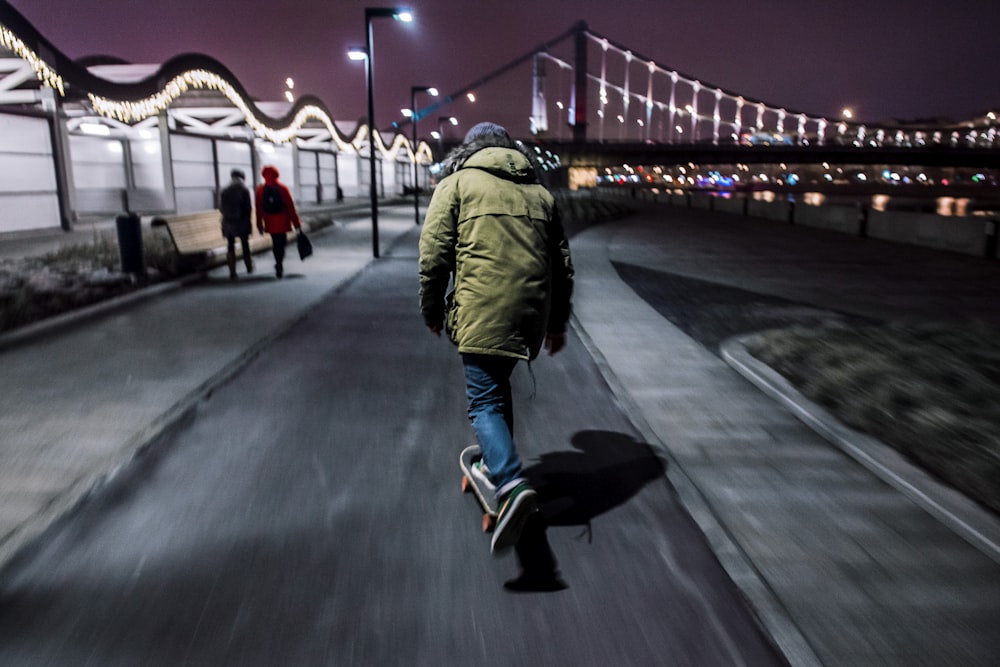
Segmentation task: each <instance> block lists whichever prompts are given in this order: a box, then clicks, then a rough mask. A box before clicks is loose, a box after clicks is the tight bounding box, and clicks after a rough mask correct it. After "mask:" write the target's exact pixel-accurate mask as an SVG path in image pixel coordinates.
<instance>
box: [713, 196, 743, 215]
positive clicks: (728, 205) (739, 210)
mask: <svg viewBox="0 0 1000 667" xmlns="http://www.w3.org/2000/svg"><path fill="white" fill-rule="evenodd" d="M746 206H747V200H746V199H744V198H743V197H729V198H723V197H717V198H716V199H715V202H714V204H713V210H715V211H719V212H721V213H735V214H738V215H745V213H746Z"/></svg>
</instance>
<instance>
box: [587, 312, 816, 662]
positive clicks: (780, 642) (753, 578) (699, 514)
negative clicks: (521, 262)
mask: <svg viewBox="0 0 1000 667" xmlns="http://www.w3.org/2000/svg"><path fill="white" fill-rule="evenodd" d="M571 323H572V326H573V329H574V331H575V332H576V334H577V336H579V338H580V341H581V342H582V343H583V345H584V347H586V348H587V351H588V352H589V353H590V356H591V357H592V358H593V360H594V363H595V364H596V365H597V367H598V370H600V372H601V375H602V377H603V378H604V381H605V382H607V383H608V386H609V387H610V388H611V392H612V393H613V394H614V395H615V397H616V399H617V401H618V403H619V408H620V409H621V410H622V412H623V413H624V414H625V415H626V416H627V417H628V418H629V420H630V421H631V422H632V424H633V426H635V428H636V430H637V431H638V432H639V434H640V435H641V436H642V437H643V438H644V439H645V440H646V441H647V442H649V443H651V444H652V443H655V444H656V445H657V449H658V450H659V453H660V455H661V456H662V457H663V458H665V459H666V460H667V466H666V468H667V471H666V477H667V479H668V481H669V482H670V483H671V485H673V487H674V489H675V490H676V492H677V496H678V498H679V499H680V502H681V504H682V505H683V507H684V509H685V510H687V512H688V514H690V515H691V517H692V518H693V519H694V521H695V523H696V524H698V527H699V529H700V530H701V531H702V533H703V534H704V535H705V538H706V539H707V540H708V543H709V545H710V547H711V549H712V552H713V553H714V554H715V556H716V558H718V559H719V563H720V564H721V565H722V567H723V569H725V571H726V573H727V574H728V575H729V577H730V579H731V580H732V581H733V583H734V584H735V586H736V588H737V589H738V590H739V591H740V593H741V594H742V595H743V597H744V599H745V600H746V602H747V605H748V607H749V609H750V610H751V611H752V612H753V614H754V616H755V617H756V618H757V621H758V623H759V624H760V626H761V628H762V629H763V631H764V632H765V633H766V634H767V635H768V637H770V639H771V641H772V642H773V643H774V645H775V646H776V647H777V650H778V651H779V652H780V653H781V654H782V655H783V656H784V657H785V659H786V660H788V662H789V663H790V664H792V665H796V667H814V666H815V667H818V666H820V665H822V664H823V663H822V662H821V661H820V659H819V657H818V656H817V655H816V652H815V651H814V650H813V648H812V646H810V644H809V642H808V641H807V640H806V638H805V636H804V635H803V634H802V631H801V630H800V629H799V627H798V625H797V624H796V623H795V621H794V620H793V619H792V616H791V615H790V614H789V612H788V610H787V609H786V608H785V606H784V605H783V604H782V603H781V601H780V600H779V599H778V596H777V595H775V593H774V591H773V590H772V589H771V587H770V586H769V585H768V584H767V581H766V580H765V579H764V577H763V576H761V574H760V572H759V571H758V570H757V569H756V568H755V567H754V565H753V562H752V561H751V560H750V558H749V557H748V556H747V554H746V552H745V551H743V549H742V548H741V547H740V546H739V544H738V543H737V541H736V540H735V539H734V538H733V536H732V535H731V534H730V533H729V531H727V530H726V528H725V526H724V524H723V522H722V521H721V520H720V519H719V517H718V516H717V515H716V513H715V512H714V511H713V510H712V507H711V505H710V504H709V503H708V501H707V500H706V499H705V497H704V495H702V493H701V490H700V489H699V488H698V486H697V485H696V484H695V483H694V481H693V480H692V479H691V477H689V476H688V474H687V473H686V472H685V471H684V469H683V467H682V466H681V465H680V463H679V462H678V461H677V460H676V459H675V458H674V457H673V455H672V454H671V453H670V449H669V447H667V446H666V444H665V443H664V442H663V441H662V440H661V439H660V438H659V436H657V434H656V431H655V430H654V429H653V428H652V427H651V426H650V425H649V423H648V422H647V421H646V419H645V417H644V416H643V414H642V410H641V409H640V408H639V406H638V404H637V403H636V402H635V401H634V400H633V399H632V397H631V394H630V393H629V392H628V389H627V388H626V387H625V385H624V384H623V383H622V382H621V381H620V380H619V378H618V376H617V375H616V374H615V372H614V370H612V368H611V366H610V365H609V364H608V362H607V359H606V358H605V357H604V355H603V354H602V353H601V351H600V349H599V348H598V347H597V344H596V343H595V342H594V341H593V339H592V338H591V337H590V336H589V334H587V331H586V329H585V328H584V326H583V324H582V322H580V320H579V319H578V318H577V316H576V315H575V314H574V315H572V317H571Z"/></svg>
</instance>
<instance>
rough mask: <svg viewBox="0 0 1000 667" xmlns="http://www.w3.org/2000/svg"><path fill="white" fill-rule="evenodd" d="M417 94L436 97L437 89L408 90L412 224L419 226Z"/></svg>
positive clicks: (414, 87)
mask: <svg viewBox="0 0 1000 667" xmlns="http://www.w3.org/2000/svg"><path fill="white" fill-rule="evenodd" d="M417 93H427V94H428V95H430V96H431V97H437V95H438V89H437V88H435V87H434V86H412V87H411V88H410V124H411V125H413V222H414V224H417V225H419V224H420V186H418V185H417V182H418V180H419V177H418V172H417V121H418V120H420V116H419V114H417Z"/></svg>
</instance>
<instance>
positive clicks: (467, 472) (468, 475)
mask: <svg viewBox="0 0 1000 667" xmlns="http://www.w3.org/2000/svg"><path fill="white" fill-rule="evenodd" d="M481 458H482V452H481V451H480V449H479V445H472V446H470V447H466V448H465V449H463V450H462V455H461V457H459V461H458V464H459V466H461V468H462V491H463V492H464V493H468V492H470V491H471V492H472V493H473V494H474V495H475V496H476V500H477V501H479V506H480V507H482V508H483V532H484V533H488V532H490V531H492V530H493V529H494V528H496V525H497V507H496V504H495V503H496V500H495V498H494V495H493V494H494V489H493V487H492V485H487V484H484V483H483V482H482V481H481V480H480V479H479V478H477V477H476V476H475V475H474V474H473V473H472V464H473V463H475V462H476V461H478V460H479V459H481Z"/></svg>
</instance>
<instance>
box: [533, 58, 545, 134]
mask: <svg viewBox="0 0 1000 667" xmlns="http://www.w3.org/2000/svg"><path fill="white" fill-rule="evenodd" d="M544 55H545V54H544V53H543V52H541V51H540V52H538V53H536V54H535V58H534V64H533V67H532V77H531V133H532V134H534V135H539V134H540V135H542V136H545V135H546V134H548V132H549V114H548V111H547V109H546V106H545V60H544V59H543V58H544Z"/></svg>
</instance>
